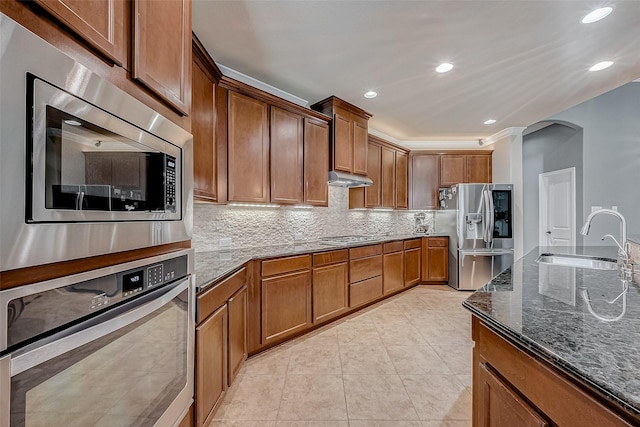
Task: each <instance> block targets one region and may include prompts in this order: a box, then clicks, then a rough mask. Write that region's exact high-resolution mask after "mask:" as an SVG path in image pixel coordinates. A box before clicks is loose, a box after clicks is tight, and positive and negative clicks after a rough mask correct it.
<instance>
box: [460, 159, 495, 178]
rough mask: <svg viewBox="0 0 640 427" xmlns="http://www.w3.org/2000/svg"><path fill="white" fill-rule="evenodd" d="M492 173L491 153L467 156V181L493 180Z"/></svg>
mask: <svg viewBox="0 0 640 427" xmlns="http://www.w3.org/2000/svg"><path fill="white" fill-rule="evenodd" d="M491 175H492V170H491V155H477V156H476V155H468V156H467V180H466V181H465V182H470V183H475V182H477V183H486V182H491Z"/></svg>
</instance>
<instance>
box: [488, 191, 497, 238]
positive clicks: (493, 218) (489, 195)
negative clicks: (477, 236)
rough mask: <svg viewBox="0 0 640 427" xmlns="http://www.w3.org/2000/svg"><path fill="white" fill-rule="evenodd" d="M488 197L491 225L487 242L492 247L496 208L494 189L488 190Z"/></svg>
mask: <svg viewBox="0 0 640 427" xmlns="http://www.w3.org/2000/svg"><path fill="white" fill-rule="evenodd" d="M487 199H488V200H489V212H488V214H489V227H488V230H487V239H488V240H487V242H488V243H489V245H490V247H491V246H493V228H494V227H495V225H496V223H495V221H496V219H495V210H494V206H493V191H491V190H487Z"/></svg>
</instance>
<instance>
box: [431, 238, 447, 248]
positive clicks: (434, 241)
mask: <svg viewBox="0 0 640 427" xmlns="http://www.w3.org/2000/svg"><path fill="white" fill-rule="evenodd" d="M448 240H449V239H448V238H447V237H429V246H439V247H442V246H447V241H448Z"/></svg>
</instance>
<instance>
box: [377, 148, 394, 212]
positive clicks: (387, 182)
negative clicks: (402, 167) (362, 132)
mask: <svg viewBox="0 0 640 427" xmlns="http://www.w3.org/2000/svg"><path fill="white" fill-rule="evenodd" d="M381 159H382V160H381V168H380V175H381V179H380V182H381V186H382V191H381V193H382V207H385V208H393V207H395V201H396V192H395V189H396V150H392V149H390V148H387V147H382V155H381Z"/></svg>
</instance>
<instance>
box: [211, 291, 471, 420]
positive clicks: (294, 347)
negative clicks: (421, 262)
mask: <svg viewBox="0 0 640 427" xmlns="http://www.w3.org/2000/svg"><path fill="white" fill-rule="evenodd" d="M468 296H469V293H465V292H457V291H454V290H452V289H451V288H449V287H446V286H418V287H416V288H413V289H410V290H408V291H406V292H403V293H402V294H400V295H396V296H394V297H392V298H390V299H388V300H386V301H383V302H381V303H378V304H376V305H374V306H372V307H370V308H368V309H366V310H363V311H360V312H358V313H355V314H353V315H351V316H349V317H347V318H345V319H341V320H338V321H336V322H334V323H331V324H330V325H327V326H325V327H323V328H321V329H319V330H317V331H314V332H312V333H310V334H307V335H305V336H303V337H300V338H298V339H296V340H294V341H291V342H289V343H285V344H283V345H281V346H278V347H276V348H274V349H272V350H269V351H267V352H264V353H262V354H259V355H257V356H255V357H253V358H251V359H249V360H248V361H247V362H246V364H245V366H244V367H243V368H242V370H241V372H240V374H239V376H238V379H237V380H236V382H235V383H234V384H233V386H232V387H231V388H230V389H229V391H228V393H227V395H226V397H225V399H224V401H223V403H222V405H221V407H220V409H219V410H218V412H217V414H216V417H215V420H214V422H213V424H212V425H213V426H219V427H220V426H230V427H231V426H232V427H254V426H255V427H258V426H260V427H265V426H266V427H294V426H296V427H297V426H299V427H302V426H304V427H328V426H344V427H369V426H371V427H387V426H389V427H391V426H393V427H403V426H407V427H408V426H416V427H418V426H422V427H438V426H440V427H468V426H471V352H472V348H473V341H472V340H471V316H470V314H469V312H467V311H466V310H465V309H464V308H462V306H461V303H462V301H463V300H464V299H465V298H466V297H468Z"/></svg>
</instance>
